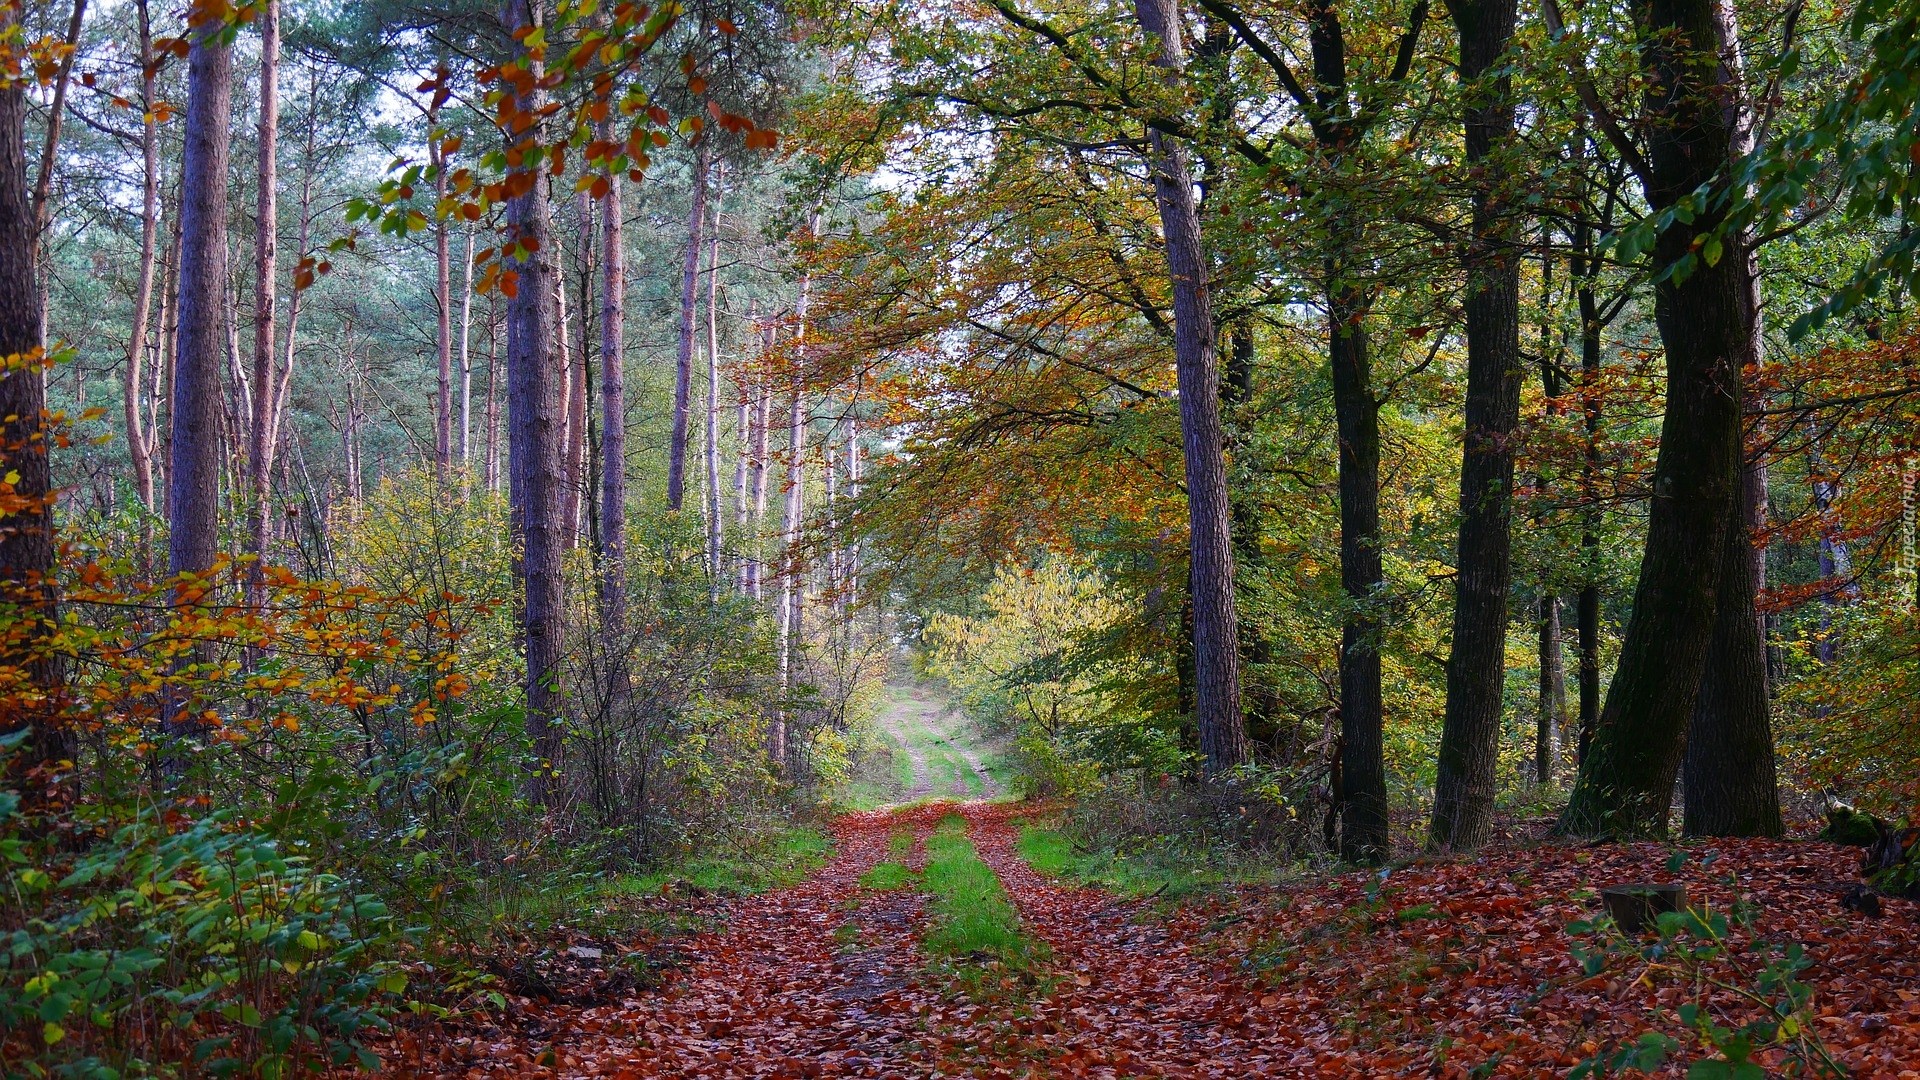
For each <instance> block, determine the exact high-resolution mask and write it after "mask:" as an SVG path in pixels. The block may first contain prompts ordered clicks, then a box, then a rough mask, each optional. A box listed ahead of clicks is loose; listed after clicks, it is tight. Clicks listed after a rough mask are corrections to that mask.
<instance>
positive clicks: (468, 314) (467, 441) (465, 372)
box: [460, 225, 473, 476]
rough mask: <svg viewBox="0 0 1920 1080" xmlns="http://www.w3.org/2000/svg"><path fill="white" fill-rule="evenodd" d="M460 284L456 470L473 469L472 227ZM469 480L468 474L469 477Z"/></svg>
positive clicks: (462, 262) (468, 234)
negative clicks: (457, 455) (458, 429)
mask: <svg viewBox="0 0 1920 1080" xmlns="http://www.w3.org/2000/svg"><path fill="white" fill-rule="evenodd" d="M461 266H462V267H464V269H463V270H462V271H461V281H460V467H461V468H462V469H469V470H470V469H472V468H473V226H472V225H468V226H467V250H466V256H465V257H464V258H463V259H462V260H461ZM469 476H471V473H469Z"/></svg>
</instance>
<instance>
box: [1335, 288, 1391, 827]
mask: <svg viewBox="0 0 1920 1080" xmlns="http://www.w3.org/2000/svg"><path fill="white" fill-rule="evenodd" d="M1327 280H1328V288H1329V296H1328V298H1327V322H1328V334H1327V351H1328V359H1329V361H1330V363H1331V366H1332V369H1333V410H1334V421H1335V429H1336V433H1337V437H1338V438H1339V441H1340V583H1341V585H1342V587H1343V588H1344V589H1345V591H1346V594H1347V602H1348V603H1349V604H1350V605H1351V606H1350V608H1349V609H1348V613H1347V616H1346V620H1345V624H1344V625H1343V626H1342V627H1341V630H1340V762H1339V783H1338V784H1337V785H1335V786H1336V788H1337V790H1338V801H1339V808H1340V854H1341V856H1342V857H1344V858H1346V859H1349V860H1352V861H1354V862H1376V861H1378V860H1380V859H1382V858H1385V857H1386V855H1387V850H1388V821H1387V770H1386V756H1385V746H1384V739H1385V735H1384V724H1383V718H1382V715H1381V695H1380V617H1379V615H1378V614H1377V611H1378V604H1379V594H1380V591H1381V590H1382V589H1383V588H1384V587H1385V585H1386V579H1385V574H1384V573H1383V571H1382V569H1381V565H1380V403H1379V400H1378V399H1377V398H1375V396H1374V392H1373V374H1372V367H1371V361H1370V359H1369V357H1368V355H1367V336H1366V329H1365V327H1364V326H1363V325H1362V323H1363V319H1364V317H1365V308H1364V301H1363V299H1362V297H1361V296H1360V294H1359V293H1358V291H1357V290H1355V289H1354V288H1353V286H1351V285H1350V284H1348V283H1347V282H1345V281H1344V280H1342V274H1341V271H1340V270H1339V268H1338V267H1337V266H1333V265H1329V266H1328V267H1327Z"/></svg>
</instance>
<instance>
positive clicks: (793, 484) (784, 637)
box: [767, 214, 820, 770]
mask: <svg viewBox="0 0 1920 1080" xmlns="http://www.w3.org/2000/svg"><path fill="white" fill-rule="evenodd" d="M812 228H813V232H814V235H815V236H818V235H819V231H820V217H819V215H818V214H815V215H814V219H813V223H812ZM812 292H813V279H812V276H811V275H807V276H803V277H802V278H801V279H800V299H799V302H798V303H797V304H795V306H794V353H795V355H794V361H793V373H792V380H793V389H792V395H791V397H790V399H789V401H788V403H787V486H786V508H785V510H786V512H785V514H784V516H783V517H782V520H781V526H780V556H779V558H780V563H779V567H780V569H779V578H780V583H779V589H780V599H779V610H778V612H777V617H776V619H775V632H776V635H777V637H776V646H777V649H776V651H777V661H778V664H779V671H780V693H781V696H782V697H783V698H784V697H785V696H786V695H787V693H788V692H789V691H791V690H792V689H793V671H794V652H795V650H796V648H797V639H798V638H799V636H800V599H801V596H800V588H799V585H800V582H799V577H800V513H801V509H802V506H803V503H802V499H803V496H804V495H805V493H806V491H805V487H804V485H805V483H806V473H805V471H804V470H805V468H806V452H807V416H806V411H805V399H804V397H803V396H802V393H801V391H802V389H803V388H804V385H805V382H804V380H805V372H806V340H807V308H808V304H809V303H810V301H811V299H812ZM767 754H768V756H769V757H770V758H771V759H772V760H773V767H774V768H775V769H776V770H783V769H785V767H786V761H787V717H786V708H785V706H784V705H782V706H781V707H780V708H779V709H777V710H775V711H774V715H773V722H772V724H771V725H769V727H768V733H767Z"/></svg>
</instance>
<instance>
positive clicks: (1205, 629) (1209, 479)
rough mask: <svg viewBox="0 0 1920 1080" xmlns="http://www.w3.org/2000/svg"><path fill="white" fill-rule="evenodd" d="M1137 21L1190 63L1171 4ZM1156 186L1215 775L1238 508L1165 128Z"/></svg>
mask: <svg viewBox="0 0 1920 1080" xmlns="http://www.w3.org/2000/svg"><path fill="white" fill-rule="evenodd" d="M1134 17H1135V18H1136V19H1137V20H1138V21H1139V23H1140V28H1141V29H1142V30H1144V31H1146V32H1147V33H1148V34H1151V35H1153V36H1154V37H1155V38H1157V39H1158V40H1159V55H1158V59H1157V63H1158V64H1159V65H1160V67H1161V68H1162V69H1163V70H1164V71H1165V72H1166V76H1167V78H1168V79H1169V80H1178V79H1180V78H1181V77H1182V73H1183V69H1184V67H1185V64H1186V53H1185V48H1184V46H1183V44H1182V42H1181V33H1180V13H1179V10H1178V8H1177V7H1176V5H1175V2H1174V0H1138V2H1137V3H1136V4H1135V5H1134ZM1148 142H1149V144H1150V146H1151V148H1152V154H1153V159H1154V160H1153V186H1154V196H1155V201H1156V202H1157V203H1158V204H1159V209H1160V225H1161V231H1162V233H1163V234H1164V235H1165V237H1166V248H1167V269H1168V273H1169V275H1170V276H1171V278H1172V286H1173V317H1174V361H1175V375H1176V382H1177V384H1178V386H1179V392H1180V442H1181V449H1182V451H1183V452H1184V456H1185V458H1186V482H1187V523H1188V581H1189V589H1190V595H1191V597H1192V602H1193V654H1194V714H1195V722H1196V727H1197V728H1198V729H1199V735H1200V754H1201V757H1202V758H1203V759H1204V763H1205V768H1206V771H1207V773H1208V774H1209V775H1214V774H1218V773H1221V772H1224V771H1226V770H1228V769H1232V768H1234V767H1236V766H1238V765H1240V764H1242V763H1244V762H1245V761H1246V760H1247V735H1246V721H1245V718H1244V717H1243V716H1242V714H1241V711H1240V628H1239V616H1238V614H1237V613H1236V611H1235V604H1234V595H1233V527H1232V508H1231V506H1230V504H1229V501H1228V498H1227V467H1226V442H1225V438H1224V435H1223V433H1222V430H1221V427H1220V390H1219V385H1220V372H1219V364H1218V358H1217V356H1216V355H1215V351H1216V350H1215V342H1214V322H1213V303H1212V299H1211V297H1210V296H1209V294H1208V277H1209V270H1208V259H1207V254H1206V247H1205V242H1204V240H1203V239H1202V237H1201V235H1200V210H1199V206H1198V205H1197V204H1196V202H1195V200H1194V193H1193V175H1192V172H1191V171H1190V169H1189V168H1188V165H1187V154H1186V151H1185V149H1184V148H1182V147H1181V146H1180V145H1179V144H1178V143H1176V142H1174V141H1173V140H1171V139H1169V138H1168V137H1167V136H1166V135H1165V134H1163V133H1162V132H1160V131H1158V130H1152V131H1149V132H1148Z"/></svg>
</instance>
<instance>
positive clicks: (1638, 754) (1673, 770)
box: [1560, 0, 1752, 836]
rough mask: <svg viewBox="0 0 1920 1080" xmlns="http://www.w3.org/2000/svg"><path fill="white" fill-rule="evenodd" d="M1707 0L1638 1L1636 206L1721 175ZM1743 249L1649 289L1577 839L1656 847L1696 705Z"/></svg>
mask: <svg viewBox="0 0 1920 1080" xmlns="http://www.w3.org/2000/svg"><path fill="white" fill-rule="evenodd" d="M1714 6H1715V5H1714V0H1652V2H1651V3H1649V4H1648V6H1647V7H1646V8H1645V9H1644V12H1645V15H1644V17H1645V20H1646V21H1645V25H1643V26H1642V28H1641V30H1642V33H1643V34H1644V36H1645V38H1646V41H1647V45H1646V46H1645V50H1644V55H1645V56H1646V58H1647V64H1648V70H1647V74H1648V76H1649V77H1650V81H1651V83H1652V85H1653V89H1652V90H1651V91H1650V92H1649V97H1650V101H1649V106H1650V108H1649V112H1650V113H1651V114H1652V115H1653V116H1654V117H1656V120H1655V121H1654V122H1653V123H1651V124H1650V125H1649V137H1648V159H1649V162H1650V165H1651V169H1652V171H1651V174H1650V175H1649V176H1648V177H1647V201H1648V203H1649V205H1651V206H1652V207H1653V208H1654V209H1655V210H1660V209H1663V208H1665V207H1668V206H1671V205H1672V204H1673V203H1674V202H1675V201H1676V200H1678V199H1679V198H1681V197H1682V196H1684V195H1686V194H1688V193H1690V192H1692V191H1693V190H1694V189H1695V188H1697V187H1698V186H1699V185H1701V184H1703V183H1708V182H1711V181H1712V180H1713V179H1714V178H1715V176H1716V175H1717V174H1718V173H1719V171H1720V170H1721V168H1722V167H1723V166H1724V165H1725V163H1726V161H1727V157H1728V153H1729V149H1730V138H1731V131H1730V125H1729V124H1728V122H1727V117H1726V115H1725V113H1724V112H1723V111H1722V109H1721V107H1720V100H1719V99H1720V97H1721V96H1722V92H1723V91H1724V90H1725V89H1726V87H1725V82H1724V69H1723V68H1722V66H1721V65H1720V62H1719V56H1718V44H1717V40H1718V34H1717V30H1716V25H1715V11H1714ZM1718 224H1719V222H1718V219H1717V218H1716V217H1714V216H1713V215H1702V216H1700V217H1697V218H1696V219H1695V220H1694V221H1693V222H1692V223H1691V224H1690V225H1684V226H1683V225H1679V224H1677V223H1676V225H1675V226H1674V227H1672V228H1670V229H1668V230H1667V231H1666V232H1665V233H1663V234H1662V235H1661V237H1660V240H1659V242H1658V243H1657V244H1656V245H1655V248H1654V259H1655V261H1656V262H1657V263H1659V264H1660V265H1662V266H1667V265H1672V264H1673V263H1675V262H1677V261H1678V260H1680V259H1681V258H1682V257H1684V256H1687V255H1689V254H1690V253H1691V252H1693V251H1694V244H1695V237H1696V236H1699V235H1701V234H1703V233H1708V232H1711V231H1713V230H1714V229H1715V228H1716V226H1717V225H1718ZM1746 275H1747V259H1746V252H1745V250H1744V249H1743V247H1742V246H1741V245H1739V244H1738V243H1734V244H1729V245H1727V250H1726V251H1725V252H1724V254H1723V255H1722V257H1721V258H1720V259H1719V260H1718V261H1717V262H1716V263H1715V264H1714V265H1712V266H1708V265H1706V263H1705V260H1699V261H1697V262H1696V264H1695V266H1694V267H1693V269H1692V272H1691V273H1690V274H1688V275H1687V276H1686V279H1685V280H1684V281H1675V280H1674V278H1673V277H1669V278H1667V279H1666V280H1665V281H1662V282H1661V283H1660V284H1659V285H1656V286H1655V290H1654V317H1655V321H1656V322H1657V323H1658V325H1659V328H1660V338H1661V342H1662V344H1664V345H1665V347H1666V354H1667V404H1666V415H1665V418H1664V420H1663V422H1662V424H1661V431H1660V455H1659V459H1658V461H1657V463H1656V464H1655V466H1654V475H1653V497H1652V505H1651V507H1650V509H1649V512H1648V521H1647V543H1646V550H1645V552H1644V554H1643V555H1642V557H1641V563H1640V579H1639V583H1638V585H1637V587H1636V589H1635V592H1634V601H1633V615H1632V617H1631V618H1630V619H1629V620H1628V623H1627V632H1626V637H1625V639H1624V640H1623V642H1622V644H1621V651H1620V662H1619V665H1618V667H1616V668H1615V671H1614V677H1613V685H1612V686H1611V688H1610V689H1609V691H1608V694H1607V702H1606V707H1605V708H1604V709H1603V710H1602V712H1601V715H1600V719H1599V723H1598V724H1597V726H1596V727H1595V729H1594V733H1593V741H1592V744H1591V746H1590V747H1589V748H1588V751H1587V757H1586V760H1585V761H1584V762H1582V764H1581V768H1580V778H1579V780H1578V781H1577V782H1576V784H1575V785H1574V790H1573V795H1572V798H1571V799H1570V800H1569V802H1568V804H1567V808H1566V811H1565V812H1564V813H1563V814H1562V816H1561V820H1560V829H1561V831H1563V832H1566V833H1571V834H1576V835H1614V836H1661V835H1665V833H1666V831H1667V818H1668V815H1669V813H1670V811H1671V802H1672V796H1673V786H1674V781H1675V779H1676V778H1677V774H1678V772H1679V769H1680V761H1681V755H1682V752H1683V750H1684V748H1685V745H1686V737H1687V725H1688V722H1689V720H1690V719H1691V718H1692V714H1693V709H1694V704H1695V702H1696V700H1697V698H1698V696H1699V689H1700V676H1701V673H1702V672H1703V670H1704V668H1705V664H1706V654H1707V645H1708V641H1709V638H1710V637H1711V635H1712V630H1713V626H1714V617H1715V612H1716V608H1717V606H1718V604H1719V601H1720V593H1721V587H1720V582H1721V574H1722V570H1723V565H1722V564H1723V563H1724V561H1725V556H1726V551H1727V543H1726V532H1727V530H1728V529H1729V528H1730V527H1732V526H1733V525H1734V513H1733V509H1734V505H1735V499H1736V495H1737V489H1738V487H1739V485H1740V472H1741V461H1742V457H1743V455H1742V454H1741V437H1740V365H1741V362H1742V361H1743V360H1744V359H1745V358H1746V357H1747V356H1748V355H1749V351H1750V348H1751V340H1750V338H1751V335H1752V325H1751V322H1750V321H1749V319H1748V305H1747V300H1746Z"/></svg>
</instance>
